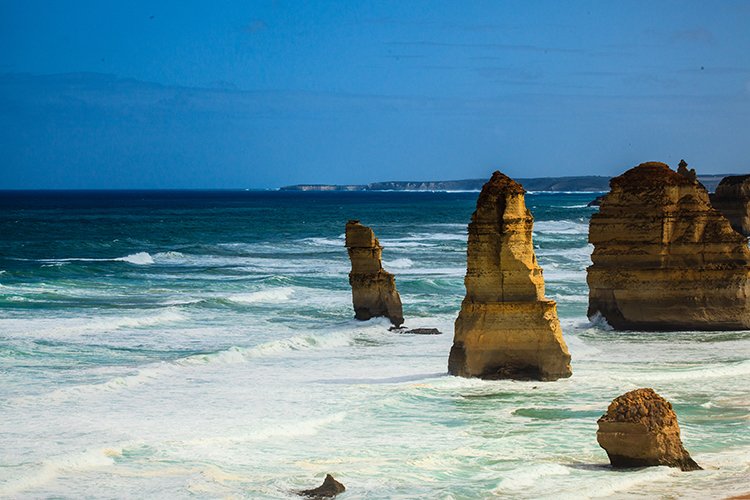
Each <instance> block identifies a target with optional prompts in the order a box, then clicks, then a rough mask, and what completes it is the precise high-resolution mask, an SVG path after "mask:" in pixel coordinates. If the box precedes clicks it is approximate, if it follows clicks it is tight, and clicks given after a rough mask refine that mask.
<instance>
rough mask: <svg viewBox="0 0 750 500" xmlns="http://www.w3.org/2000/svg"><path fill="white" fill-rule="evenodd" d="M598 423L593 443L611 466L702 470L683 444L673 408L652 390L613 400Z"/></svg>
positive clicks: (631, 392)
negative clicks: (599, 448) (603, 453)
mask: <svg viewBox="0 0 750 500" xmlns="http://www.w3.org/2000/svg"><path fill="white" fill-rule="evenodd" d="M597 423H598V424H599V430H598V431H597V432H596V440H597V441H598V442H599V446H601V447H602V448H604V450H605V451H606V452H607V455H608V456H609V461H610V463H611V464H612V466H613V467H618V468H620V467H622V468H626V467H645V466H650V465H668V466H670V467H679V468H680V469H682V470H683V471H691V470H700V469H701V467H700V466H699V465H698V464H697V463H695V461H694V460H693V459H692V458H690V455H689V454H688V452H687V450H685V448H684V447H683V445H682V441H681V440H680V426H679V425H678V424H677V415H675V412H674V410H673V409H672V405H671V404H670V403H669V401H667V400H666V399H664V398H663V397H661V396H659V395H658V394H657V393H656V392H654V390H653V389H650V388H645V389H636V390H634V391H630V392H627V393H625V394H623V395H622V396H619V397H617V398H615V399H614V400H613V401H612V403H610V405H609V407H608V408H607V413H605V414H604V415H602V417H601V418H600V419H599V420H598V422H597Z"/></svg>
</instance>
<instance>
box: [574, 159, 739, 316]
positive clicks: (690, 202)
mask: <svg viewBox="0 0 750 500" xmlns="http://www.w3.org/2000/svg"><path fill="white" fill-rule="evenodd" d="M610 187H611V191H610V192H609V193H608V194H607V195H606V196H605V197H604V199H603V200H602V204H601V207H600V208H599V212H598V213H595V214H593V215H592V217H591V223H590V227H589V242H590V243H593V245H594V252H593V254H592V256H591V261H592V263H593V264H592V265H591V266H590V267H589V268H588V270H587V271H588V276H587V280H588V284H589V309H588V316H589V318H593V317H595V316H597V315H598V314H601V315H602V316H603V317H604V318H605V319H606V320H607V322H608V323H609V324H610V325H611V326H613V327H614V328H616V329H631V330H696V329H697V330H736V329H737V330H739V329H746V328H750V249H749V248H748V245H747V240H746V238H744V237H743V236H742V235H740V234H739V233H737V232H736V231H734V230H733V229H732V228H731V226H730V225H729V221H727V219H726V218H725V217H724V216H723V215H721V213H719V212H718V211H717V210H715V209H714V208H712V206H711V204H710V202H709V199H708V193H707V192H706V190H705V189H704V188H703V186H702V185H701V184H700V183H698V182H696V181H695V180H692V179H691V178H690V176H684V175H680V174H678V173H677V172H674V171H673V170H671V169H670V168H669V166H667V165H665V164H664V163H656V162H652V163H644V164H641V165H639V166H637V167H635V168H632V169H630V170H628V171H627V172H625V173H624V174H622V175H621V176H619V177H615V178H613V179H612V180H611V181H610Z"/></svg>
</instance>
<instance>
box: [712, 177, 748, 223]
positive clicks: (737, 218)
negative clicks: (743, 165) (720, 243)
mask: <svg viewBox="0 0 750 500" xmlns="http://www.w3.org/2000/svg"><path fill="white" fill-rule="evenodd" d="M711 204H712V205H713V206H714V208H715V209H716V210H718V211H719V212H721V213H722V214H724V217H726V218H727V219H729V223H730V224H731V225H732V227H733V228H734V230H735V231H737V232H739V233H741V234H743V235H745V236H750V175H730V176H729V177H724V178H723V179H722V180H721V182H720V183H719V185H718V187H717V188H716V192H715V193H714V194H713V195H711Z"/></svg>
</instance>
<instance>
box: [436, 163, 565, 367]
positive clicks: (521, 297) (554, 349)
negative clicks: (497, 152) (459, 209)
mask: <svg viewBox="0 0 750 500" xmlns="http://www.w3.org/2000/svg"><path fill="white" fill-rule="evenodd" d="M524 193H525V191H524V189H523V188H522V187H521V185H520V184H518V183H517V182H515V181H514V180H513V179H511V178H509V177H507V176H505V175H503V174H502V173H500V172H495V173H494V174H493V175H492V178H491V179H490V180H489V182H487V183H486V184H485V185H484V187H483V188H482V192H481V193H480V194H479V199H478V200H477V209H476V211H475V212H474V214H473V215H472V217H471V223H470V224H469V244H468V249H467V266H466V278H465V280H464V281H465V284H466V297H465V298H464V300H463V303H462V304H461V312H460V313H459V315H458V319H456V325H455V336H454V339H453V347H452V348H451V352H450V357H449V360H448V371H449V372H450V373H451V374H453V375H459V376H462V377H481V378H486V379H501V378H511V379H534V380H556V379H559V378H564V377H569V376H570V375H571V373H572V372H571V369H570V354H569V353H568V348H567V346H566V345H565V341H564V340H563V337H562V332H561V329H560V322H559V321H558V319H557V304H555V302H554V301H553V300H549V299H546V298H545V297H544V279H543V278H542V270H541V268H540V267H539V265H538V264H537V261H536V255H535V254H534V248H533V245H532V241H531V231H532V227H533V224H534V219H533V218H532V216H531V213H530V212H529V211H528V210H527V209H526V204H525V202H524Z"/></svg>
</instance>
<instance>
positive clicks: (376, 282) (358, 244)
mask: <svg viewBox="0 0 750 500" xmlns="http://www.w3.org/2000/svg"><path fill="white" fill-rule="evenodd" d="M346 248H347V251H348V252H349V259H350V260H351V263H352V270H351V272H350V273H349V284H350V285H351V286H352V302H353V305H354V317H355V318H357V319H358V320H362V321H366V320H368V319H370V318H374V317H378V316H385V317H387V318H388V319H390V320H391V323H393V325H394V326H396V327H398V326H401V324H402V323H403V322H404V313H403V311H402V307H401V297H400V296H399V294H398V291H397V290H396V280H395V278H394V277H393V275H392V274H391V273H389V272H386V271H385V270H383V265H382V263H381V256H382V253H383V248H382V247H381V246H380V242H379V241H378V239H377V238H376V237H375V234H374V233H373V231H372V229H370V228H369V227H367V226H363V225H362V224H360V223H359V221H358V220H350V221H349V222H347V223H346Z"/></svg>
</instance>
